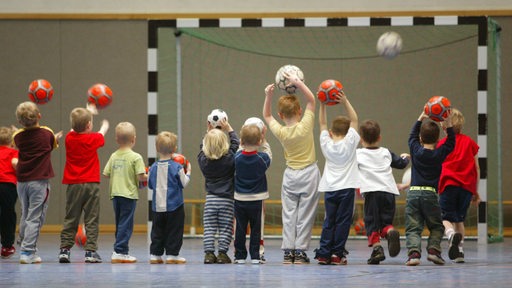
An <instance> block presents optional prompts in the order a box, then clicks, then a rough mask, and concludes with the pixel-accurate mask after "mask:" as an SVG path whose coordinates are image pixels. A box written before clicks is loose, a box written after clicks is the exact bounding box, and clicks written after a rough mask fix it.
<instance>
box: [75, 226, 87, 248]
mask: <svg viewBox="0 0 512 288" xmlns="http://www.w3.org/2000/svg"><path fill="white" fill-rule="evenodd" d="M85 242H87V236H85V226H84V225H83V224H80V225H78V230H77V231H76V235H75V244H76V246H78V247H80V248H81V249H84V247H85Z"/></svg>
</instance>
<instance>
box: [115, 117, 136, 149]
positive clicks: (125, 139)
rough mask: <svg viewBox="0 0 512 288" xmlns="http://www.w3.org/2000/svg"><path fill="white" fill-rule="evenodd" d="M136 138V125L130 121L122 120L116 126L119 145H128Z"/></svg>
mask: <svg viewBox="0 0 512 288" xmlns="http://www.w3.org/2000/svg"><path fill="white" fill-rule="evenodd" d="M134 140H135V126H133V124H132V123H130V122H121V123H119V124H117V126H116V141H117V144H119V145H127V144H130V143H132V142H133V141H134Z"/></svg>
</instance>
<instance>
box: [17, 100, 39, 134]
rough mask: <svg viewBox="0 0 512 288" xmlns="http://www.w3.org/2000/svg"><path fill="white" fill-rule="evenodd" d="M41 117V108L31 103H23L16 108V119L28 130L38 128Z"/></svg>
mask: <svg viewBox="0 0 512 288" xmlns="http://www.w3.org/2000/svg"><path fill="white" fill-rule="evenodd" d="M39 115H40V113H39V108H37V105H36V104H34V103H32V102H30V101H26V102H23V103H21V104H20V105H18V107H17V108H16V119H18V122H19V123H20V124H21V125H23V127H26V128H29V127H33V126H36V125H37V124H38V123H39Z"/></svg>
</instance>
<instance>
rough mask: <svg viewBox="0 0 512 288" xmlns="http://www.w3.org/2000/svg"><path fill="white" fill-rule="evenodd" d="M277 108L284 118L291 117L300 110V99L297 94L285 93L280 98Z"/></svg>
mask: <svg viewBox="0 0 512 288" xmlns="http://www.w3.org/2000/svg"><path fill="white" fill-rule="evenodd" d="M277 110H278V112H279V113H281V114H282V115H283V117H284V118H286V119H290V118H293V117H294V116H296V115H297V113H299V112H300V103H299V99H297V96H295V95H284V96H281V97H280V98H279V101H278V103H277Z"/></svg>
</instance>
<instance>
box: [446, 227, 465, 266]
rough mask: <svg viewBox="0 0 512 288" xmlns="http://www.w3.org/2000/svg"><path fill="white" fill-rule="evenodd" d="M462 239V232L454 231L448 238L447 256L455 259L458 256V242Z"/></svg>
mask: <svg viewBox="0 0 512 288" xmlns="http://www.w3.org/2000/svg"><path fill="white" fill-rule="evenodd" d="M460 241H462V234H460V233H455V234H453V236H452V238H451V239H450V247H449V248H448V257H449V258H450V260H455V258H457V257H458V256H459V244H460Z"/></svg>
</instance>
